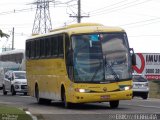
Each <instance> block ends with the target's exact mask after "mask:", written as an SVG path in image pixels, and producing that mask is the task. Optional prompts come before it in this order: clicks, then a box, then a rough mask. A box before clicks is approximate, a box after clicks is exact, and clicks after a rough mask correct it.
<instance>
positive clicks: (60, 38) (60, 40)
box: [58, 36, 63, 57]
mask: <svg viewBox="0 0 160 120" xmlns="http://www.w3.org/2000/svg"><path fill="white" fill-rule="evenodd" d="M58 56H59V57H63V36H58Z"/></svg>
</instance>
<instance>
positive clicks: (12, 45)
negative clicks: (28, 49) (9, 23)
mask: <svg viewBox="0 0 160 120" xmlns="http://www.w3.org/2000/svg"><path fill="white" fill-rule="evenodd" d="M12 50H14V27H13V29H12Z"/></svg>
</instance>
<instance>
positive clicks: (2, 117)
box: [0, 104, 32, 120]
mask: <svg viewBox="0 0 160 120" xmlns="http://www.w3.org/2000/svg"><path fill="white" fill-rule="evenodd" d="M10 119H11V120H32V118H31V117H30V116H29V115H27V114H26V113H25V112H24V111H23V110H21V109H18V108H16V107H10V106H6V105H1V104H0V120H10Z"/></svg>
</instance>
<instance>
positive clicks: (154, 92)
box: [149, 80, 160, 98]
mask: <svg viewBox="0 0 160 120" xmlns="http://www.w3.org/2000/svg"><path fill="white" fill-rule="evenodd" d="M149 88H150V90H149V97H150V98H160V80H151V81H149Z"/></svg>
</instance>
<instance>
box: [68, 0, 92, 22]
mask: <svg viewBox="0 0 160 120" xmlns="http://www.w3.org/2000/svg"><path fill="white" fill-rule="evenodd" d="M77 13H78V14H77V16H72V15H70V17H76V18H77V23H81V18H83V17H89V16H81V0H78V12H77Z"/></svg>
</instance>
